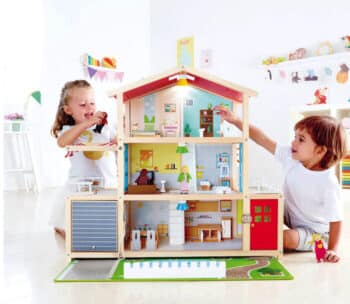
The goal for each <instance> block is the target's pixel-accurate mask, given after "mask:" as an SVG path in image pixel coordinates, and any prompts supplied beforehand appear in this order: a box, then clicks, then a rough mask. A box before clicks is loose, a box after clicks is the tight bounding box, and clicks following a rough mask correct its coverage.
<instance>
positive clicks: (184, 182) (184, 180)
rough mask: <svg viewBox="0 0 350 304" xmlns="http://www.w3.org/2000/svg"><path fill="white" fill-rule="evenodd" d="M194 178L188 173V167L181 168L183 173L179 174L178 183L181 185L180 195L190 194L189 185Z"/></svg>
mask: <svg viewBox="0 0 350 304" xmlns="http://www.w3.org/2000/svg"><path fill="white" fill-rule="evenodd" d="M191 179H192V177H191V175H190V173H188V166H182V167H181V173H180V174H179V176H178V178H177V181H178V182H179V183H180V193H188V192H189V183H190V181H191Z"/></svg>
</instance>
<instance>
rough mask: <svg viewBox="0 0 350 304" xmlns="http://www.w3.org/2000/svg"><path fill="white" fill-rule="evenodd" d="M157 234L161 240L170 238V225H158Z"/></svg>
mask: <svg viewBox="0 0 350 304" xmlns="http://www.w3.org/2000/svg"><path fill="white" fill-rule="evenodd" d="M157 234H158V236H159V238H166V237H168V224H158V225H157Z"/></svg>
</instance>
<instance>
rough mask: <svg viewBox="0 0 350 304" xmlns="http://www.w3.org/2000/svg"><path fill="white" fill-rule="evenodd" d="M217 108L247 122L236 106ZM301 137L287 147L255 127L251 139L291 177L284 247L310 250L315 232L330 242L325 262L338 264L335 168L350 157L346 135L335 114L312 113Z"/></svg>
mask: <svg viewBox="0 0 350 304" xmlns="http://www.w3.org/2000/svg"><path fill="white" fill-rule="evenodd" d="M214 111H216V113H217V114H218V115H220V117H221V118H222V119H224V120H226V121H227V122H229V123H231V124H233V125H235V126H236V127H238V128H239V129H241V130H242V121H241V119H240V118H238V117H236V116H235V115H234V114H233V113H232V112H231V111H230V110H228V109H227V108H225V107H222V106H216V107H215V108H214ZM294 131H295V138H294V140H293V141H292V143H291V146H289V147H282V146H280V145H279V144H277V143H276V142H275V141H274V140H272V139H271V138H269V137H268V136H267V135H266V134H264V133H263V131H261V130H260V129H258V128H256V127H255V126H252V125H250V126H249V137H250V138H251V139H252V140H253V141H255V142H256V143H257V144H258V145H260V146H262V147H263V148H265V149H266V150H267V151H269V152H270V153H272V154H273V155H275V158H276V159H277V160H278V161H279V162H280V163H281V164H282V167H283V170H284V174H285V180H284V185H283V194H284V199H285V224H286V225H287V226H288V229H287V230H285V231H284V233H283V246H284V249H286V250H300V251H308V250H311V249H312V247H311V245H310V240H311V238H312V234H313V233H319V234H321V235H322V237H323V238H324V239H325V240H327V241H328V248H327V250H326V254H325V258H324V259H325V261H328V262H338V261H339V256H338V254H337V248H338V244H339V239H340V234H341V228H342V220H343V210H342V201H341V197H340V194H341V188H340V185H339V182H338V180H337V178H336V176H335V174H334V172H333V170H332V169H331V167H332V166H334V165H335V164H337V163H338V162H339V161H340V160H341V159H342V158H343V157H344V156H345V155H346V133H345V130H344V128H343V127H342V126H341V124H340V123H339V122H337V121H336V120H335V119H334V118H332V117H329V116H311V117H307V118H304V119H303V120H301V121H299V122H298V123H297V124H296V125H295V127H294Z"/></svg>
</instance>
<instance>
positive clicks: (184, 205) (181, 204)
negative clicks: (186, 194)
mask: <svg viewBox="0 0 350 304" xmlns="http://www.w3.org/2000/svg"><path fill="white" fill-rule="evenodd" d="M188 208H189V207H188V205H187V202H186V201H179V202H178V203H177V205H176V210H178V211H186V210H188Z"/></svg>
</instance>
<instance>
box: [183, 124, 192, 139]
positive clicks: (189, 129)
mask: <svg viewBox="0 0 350 304" xmlns="http://www.w3.org/2000/svg"><path fill="white" fill-rule="evenodd" d="M191 131H192V129H191V127H190V125H189V124H188V123H187V124H186V125H185V129H184V132H185V136H187V137H189V136H190V135H191Z"/></svg>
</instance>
